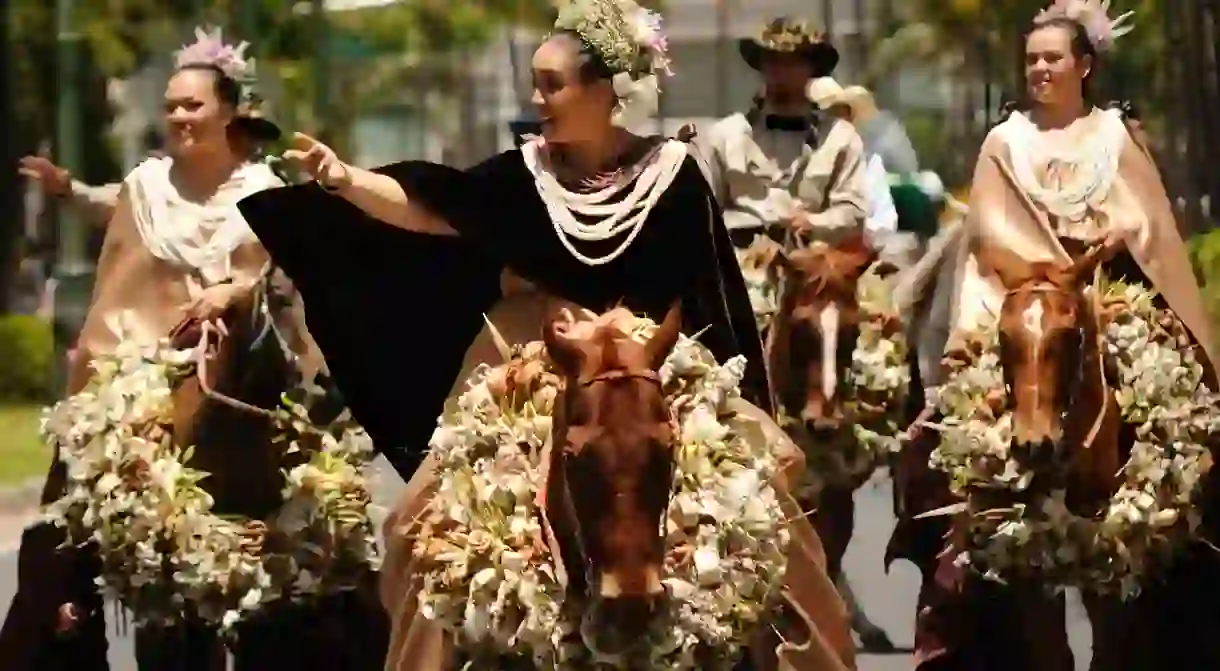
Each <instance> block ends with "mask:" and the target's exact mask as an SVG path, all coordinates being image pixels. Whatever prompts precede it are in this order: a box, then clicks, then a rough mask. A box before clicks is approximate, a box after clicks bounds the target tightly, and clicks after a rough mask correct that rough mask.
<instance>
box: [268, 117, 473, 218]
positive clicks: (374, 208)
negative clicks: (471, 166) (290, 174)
mask: <svg viewBox="0 0 1220 671" xmlns="http://www.w3.org/2000/svg"><path fill="white" fill-rule="evenodd" d="M292 144H293V148H292V149H290V150H288V151H287V152H285V153H284V158H285V159H286V160H288V161H291V162H293V163H295V164H296V165H298V166H299V167H300V168H301V169H302V170H304V171H305V172H306V173H307V174H308V175H309V176H310V177H313V178H314V179H315V180H317V182H318V184H321V185H322V188H324V189H326V190H327V191H329V192H330V193H332V194H333V195H336V196H339V197H341V198H343V199H344V200H346V201H347V202H349V203H351V204H352V205H355V206H356V207H358V208H360V210H361V211H363V212H364V213H365V214H367V215H369V216H370V217H372V218H374V219H377V220H379V221H384V222H385V223H387V224H390V225H391V226H395V227H398V228H401V229H403V230H406V231H413V232H416V233H430V234H433V235H457V232H456V231H454V230H453V228H452V227H450V226H449V225H448V224H446V223H445V222H444V220H442V219H440V218H439V217H436V216H434V215H433V214H432V213H430V212H428V211H427V210H426V209H424V208H422V207H419V206H416V205H415V204H413V203H412V202H411V199H410V198H408V197H407V192H406V190H405V189H403V187H402V184H400V183H399V181H398V180H396V179H395V178H393V177H391V176H389V175H387V174H383V173H381V172H374V171H372V170H365V169H363V168H357V167H355V166H352V165H348V164H347V163H344V162H343V161H341V160H339V157H338V156H337V155H335V152H334V150H333V149H331V148H330V147H328V146H326V145H324V144H322V143H321V142H318V141H317V140H315V139H313V138H311V137H309V136H308V135H305V134H304V133H296V134H295V135H294V136H293V139H292ZM471 195H474V194H471ZM476 197H477V196H476Z"/></svg>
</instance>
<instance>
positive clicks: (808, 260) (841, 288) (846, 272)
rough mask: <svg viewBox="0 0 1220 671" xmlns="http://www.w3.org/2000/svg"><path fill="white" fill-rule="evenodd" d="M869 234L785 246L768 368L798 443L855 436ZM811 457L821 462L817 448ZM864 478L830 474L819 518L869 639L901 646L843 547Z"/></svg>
mask: <svg viewBox="0 0 1220 671" xmlns="http://www.w3.org/2000/svg"><path fill="white" fill-rule="evenodd" d="M877 257H878V255H877V252H876V251H875V250H874V249H873V248H872V247H871V246H870V245H869V244H868V241H867V240H866V239H865V237H864V235H863V234H858V235H852V236H850V237H848V238H846V239H844V240H842V241H839V242H838V243H836V244H834V245H829V244H825V243H813V244H810V245H806V246H801V247H798V248H796V249H794V250H791V251H777V255H776V259H775V266H778V269H780V270H782V271H783V273H784V281H783V285H782V286H783V288H782V291H781V294H780V298H779V310H778V312H777V314H776V316H775V320H774V321H773V322H772V325H771V332H770V334H769V337H768V343H769V348H768V361H767V370H768V372H769V373H770V375H771V384H772V388H773V390H774V393H775V395H776V398H777V405H778V407H779V408H780V409H781V410H782V412H783V413H784V414H785V415H787V417H788V418H789V422H790V424H789V427H793V425H795V427H794V428H789V432H790V433H791V434H792V436H793V439H794V440H795V441H796V443H797V444H798V445H801V446H802V447H803V448H804V449H805V450H807V451H810V452H813V451H816V450H818V449H819V447H820V446H823V445H830V444H833V443H835V442H839V441H843V440H855V438H854V436H853V435H852V428H851V422H852V419H851V418H850V417H849V416H848V415H847V413H846V412H845V408H844V401H845V400H846V399H845V398H844V396H843V393H842V387H843V383H844V381H845V378H846V377H847V372H848V370H849V369H850V367H851V363H852V354H853V352H854V351H855V347H856V339H857V338H858V337H859V335H860V304H859V302H858V298H857V290H858V284H859V280H860V277H861V276H862V275H863V274H864V273H865V272H866V271H867V270H868V269H869V268H870V267H871V266H872V265H873V264H874V263H875V262H876V261H877ZM810 457H811V458H810V461H811V462H813V463H817V461H818V459H817V458H816V456H815V455H812V454H811V455H810ZM861 484H863V481H856V482H828V483H826V485H825V486H824V487H823V488H822V490H821V491H820V492H819V493H818V496H817V501H816V504H815V505H816V512H815V513H814V515H813V523H814V526H815V528H816V529H817V531H818V534H819V536H821V538H822V541H823V543H824V545H825V549H826V562H827V569H828V571H829V573H830V576H831V578H832V579H833V580H834V581H835V583H836V585H837V586H838V589H839V592H840V593H841V594H842V596H843V599H844V601H845V602H846V603H847V605H848V608H849V610H850V611H851V615H852V628H853V629H854V630H855V631H856V632H857V633H858V634H860V637H861V640H862V641H863V643H864V647H865V648H866V649H869V650H873V651H877V652H886V651H891V650H893V647H894V646H893V644H892V643H891V642H890V641H889V637H888V636H887V635H886V634H885V632H884V631H883V630H882V629H880V628H879V627H877V626H876V625H875V624H873V623H872V622H870V621H869V620H868V618H867V617H866V616H865V615H864V612H863V611H862V610H861V608H860V606H859V604H858V603H857V602H856V599H855V597H854V595H853V593H852V590H851V587H850V585H849V584H848V582H847V578H846V576H845V575H844V574H843V570H842V567H843V555H844V554H845V553H846V552H847V546H848V544H849V543H850V542H851V537H852V533H853V531H854V527H855V507H856V504H855V500H854V498H853V494H854V492H855V490H856V489H857V488H858V487H859V486H860V485H861Z"/></svg>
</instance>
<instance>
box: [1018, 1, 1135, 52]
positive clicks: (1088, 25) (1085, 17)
mask: <svg viewBox="0 0 1220 671" xmlns="http://www.w3.org/2000/svg"><path fill="white" fill-rule="evenodd" d="M1134 15H1135V12H1126V13H1125V14H1122V15H1121V16H1119V17H1118V18H1116V19H1113V20H1111V19H1110V0H1055V1H1054V3H1052V4H1051V6H1049V7H1047V8H1046V9H1044V10H1042V11H1041V12H1039V13H1038V16H1036V17H1034V25H1035V26H1038V25H1043V24H1046V23H1048V22H1050V21H1057V20H1063V19H1067V20H1069V21H1075V22H1076V23H1078V24H1080V25H1081V26H1082V27H1083V28H1084V30H1085V32H1086V33H1087V34H1088V36H1089V41H1090V42H1092V43H1093V48H1094V49H1097V50H1098V51H1109V50H1110V49H1111V48H1113V47H1114V41H1115V40H1117V39H1118V38H1120V37H1122V36H1123V35H1126V34H1127V33H1129V32H1131V29H1132V28H1133V26H1131V25H1130V23H1129V22H1128V19H1130V18H1131V17H1132V16H1134Z"/></svg>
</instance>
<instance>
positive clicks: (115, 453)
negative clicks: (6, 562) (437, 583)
mask: <svg viewBox="0 0 1220 671" xmlns="http://www.w3.org/2000/svg"><path fill="white" fill-rule="evenodd" d="M108 321H109V322H110V325H111V328H112V329H114V330H115V332H116V333H118V334H120V336H121V337H120V345H119V347H118V348H117V349H116V350H115V351H114V352H113V353H112V354H110V355H108V356H103V357H99V358H97V359H95V360H94V361H93V363H92V366H93V369H94V371H95V373H94V376H93V378H92V379H91V381H90V382H89V384H88V385H87V386H86V388H85V389H84V390H82V391H81V392H80V393H78V394H76V395H74V396H71V397H69V398H67V399H65V400H64V401H62V402H60V403H58V404H56V405H55V406H54V407H52V408H49V409H47V410H46V411H45V412H44V416H43V420H42V434H43V436H44V438H45V440H46V441H47V442H48V444H50V445H53V446H56V447H57V448H58V450H59V455H60V459H61V460H62V461H63V462H64V463H65V464H66V466H67V470H68V485H67V493H66V494H65V495H64V496H63V497H62V498H61V499H59V500H58V501H55V502H53V503H51V504H50V505H48V506H47V507H46V510H45V512H44V515H45V517H46V518H47V520H48V521H50V522H53V523H54V524H56V525H58V526H60V527H63V528H64V529H65V530H66V531H67V536H68V543H69V544H70V545H72V546H78V547H79V546H84V545H87V544H93V545H95V546H96V548H97V550H96V551H97V553H98V554H99V555H100V558H101V562H102V568H101V573H100V576H99V577H98V578H97V582H98V585H99V587H100V588H101V589H102V590H103V593H104V594H105V596H106V597H107V598H111V599H116V600H118V601H120V602H122V603H123V604H124V605H126V606H127V607H129V608H130V609H131V610H132V611H133V613H134V614H135V617H136V624H137V625H139V626H143V625H170V624H173V623H175V622H178V621H180V620H181V619H182V618H183V616H184V615H187V614H189V615H191V616H192V617H197V618H200V619H202V620H203V621H205V622H207V623H210V624H213V625H216V626H218V627H219V628H220V629H221V630H222V631H223V632H225V633H231V631H232V628H233V626H234V625H236V624H237V623H238V622H240V621H242V620H245V619H247V618H249V617H251V616H253V615H255V614H256V613H257V612H258V611H260V610H261V609H262V608H263V607H264V606H266V605H267V604H269V603H271V602H273V601H277V600H279V599H281V598H289V599H293V600H298V599H304V598H308V597H311V596H320V595H325V594H332V593H336V592H340V591H345V590H350V589H352V588H354V587H355V586H356V585H357V584H358V583H357V581H358V580H359V579H360V578H361V576H363V575H364V574H365V573H366V572H367V571H368V570H369V569H370V568H375V567H376V565H377V564H378V561H379V555H378V549H377V545H376V537H375V531H374V529H373V525H372V523H371V521H370V520H369V516H368V506H369V503H370V497H369V493H368V483H367V481H366V480H365V476H364V473H363V469H364V467H365V466H366V465H367V464H368V463H369V462H370V461H371V460H372V459H373V456H374V453H373V449H372V442H371V441H370V439H369V438H368V435H367V434H365V433H364V431H363V430H362V429H360V428H359V427H358V426H355V425H354V424H350V423H347V422H336V423H334V424H332V425H331V426H329V427H326V428H325V429H318V428H316V427H313V426H312V424H310V421H309V418H308V414H307V410H306V408H305V406H304V405H301V404H298V403H294V402H293V401H291V400H290V399H289V398H288V396H287V395H286V396H285V398H284V403H285V409H284V410H282V411H280V413H279V421H278V424H279V425H280V428H281V429H283V430H284V431H285V435H284V437H283V438H282V440H283V441H284V442H285V443H286V444H287V448H286V450H285V461H286V462H288V463H289V464H290V467H289V468H288V469H287V470H286V476H287V478H286V480H287V483H286V485H285V487H284V489H283V498H284V506H283V507H282V508H281V509H280V510H279V511H278V512H277V513H276V515H275V516H274V518H273V519H271V520H269V521H268V522H262V521H253V520H237V519H231V518H221V517H218V516H216V515H214V514H213V513H212V512H211V508H212V504H213V501H212V497H211V496H210V495H209V494H208V493H207V492H206V491H205V490H204V489H203V488H202V487H200V482H201V481H202V480H203V479H204V478H205V477H207V475H208V474H207V473H205V472H202V471H199V470H195V469H192V468H190V467H189V466H188V465H187V464H188V462H189V461H190V459H191V453H192V450H191V449H190V448H187V449H183V448H182V447H180V446H177V445H175V444H174V443H173V440H172V435H171V433H172V410H173V407H172V390H173V389H174V386H175V384H176V382H177V381H178V380H181V379H182V378H183V377H185V376H186V375H187V374H188V373H189V371H190V369H191V367H192V363H193V359H194V355H195V353H194V352H193V351H190V350H177V349H174V348H172V347H170V345H169V344H168V342H165V341H162V342H160V343H157V344H153V345H147V346H143V345H140V344H138V343H137V342H136V341H135V340H134V339H132V338H130V337H126V334H127V333H129V331H128V330H127V329H126V328H125V323H124V322H125V320H124V318H123V317H122V316H118V317H116V318H115V319H112V320H108ZM306 434H309V435H310V436H311V437H313V438H316V439H317V440H318V441H319V442H320V445H316V446H313V447H310V448H309V449H305V448H303V447H302V445H301V443H300V441H299V440H298V439H300V438H302V437H304V436H305V435H306Z"/></svg>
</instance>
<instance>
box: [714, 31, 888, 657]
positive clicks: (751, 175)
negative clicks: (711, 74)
mask: <svg viewBox="0 0 1220 671" xmlns="http://www.w3.org/2000/svg"><path fill="white" fill-rule="evenodd" d="M739 49H740V51H741V56H742V58H743V59H744V60H745V62H746V64H747V65H749V66H750V67H751V68H752V69H754V70H756V71H757V72H758V73H759V74H760V75H761V76H762V80H763V87H762V91H761V92H760V93H759V94H758V95H757V96H755V98H754V104H753V105H752V107H751V108H750V109H749V111H747V112H745V113H738V114H734V115H732V116H729V117H727V118H725V119H722V120H721V121H719V122H717V123H716V124H715V125H713V126H712V127H711V129H710V131H709V132H708V133H707V137H706V138H696V140H697V143H701V144H702V148H703V151H702V155H703V158H704V167H705V169H706V170H707V173H708V176H709V181H710V183H711V184H712V190H713V193H714V194H715V196H716V199H717V202H718V203H719V205H720V207H721V208H723V210H724V222H725V225H726V226H727V227H728V229H729V235H730V237H731V239H732V241H733V245H734V246H735V247H736V248H737V249H738V255H739V260H742V261H743V263H744V259H745V258H748V255H749V253H748V250H749V249H750V248H751V245H754V244H755V242H756V240H758V238H759V236H765V237H767V238H770V239H772V240H775V241H782V240H783V239H784V238H785V237H786V236H787V234H788V233H789V232H790V231H792V230H794V229H795V230H800V231H802V232H803V233H804V234H805V235H806V236H808V237H810V238H812V239H815V240H820V241H826V242H834V241H836V240H839V239H841V238H842V237H844V236H847V235H850V234H852V233H855V232H859V231H861V230H865V231H867V232H868V233H869V234H870V237H873V238H874V239H880V238H884V237H887V235H888V233H885V232H882V233H878V234H874V233H873V227H874V226H877V227H880V229H879V230H885V231H893V226H894V223H895V219H896V217H895V216H894V215H893V214H892V203H888V199H885V201H884V202H882V203H881V204H880V206H879V207H874V205H873V203H874V200H873V198H871V197H870V188H869V181H868V167H867V162H866V157H865V152H864V145H863V143H862V141H861V139H860V136H859V134H857V133H856V131H855V129H854V128H853V127H852V124H851V123H849V122H847V121H846V120H845V119H843V118H840V117H838V116H836V115H835V114H834V113H833V112H831V111H830V110H828V109H826V108H825V107H822V106H821V105H818V104H817V103H816V101H815V100H813V99H811V98H810V93H811V91H810V84H811V82H813V81H816V80H818V79H819V78H823V77H829V76H830V74H831V73H832V72H833V71H834V69H835V66H836V65H837V64H838V62H839V52H838V50H837V49H836V48H835V47H834V46H833V45H832V44H831V43H830V42H829V41H827V40H826V38H825V37H824V36H823V35H822V34H821V33H820V32H819V31H817V30H814V29H811V28H810V27H809V25H808V24H807V23H806V22H804V21H798V20H794V19H792V18H788V17H779V18H775V19H772V20H771V21H770V22H768V23H767V25H766V26H765V27H764V28H763V30H762V31H761V32H760V33H759V34H758V35H757V36H755V37H753V38H746V39H743V40H741V41H740V42H739ZM884 176H885V171H884V168H881V171H880V173H879V177H880V179H881V180H882V181H881V182H880V184H881V185H882V186H884ZM882 191H884V189H882ZM887 204H889V205H890V206H891V207H890V210H891V212H887V211H886V205H887ZM761 242H762V243H764V244H765V242H766V241H765V240H763V241H761ZM743 272H748V271H747V269H745V268H743ZM754 308H755V311H756V312H761V311H764V310H766V309H767V306H764V305H755V306H754ZM831 491H832V490H827V492H831ZM826 496H827V497H830V496H834V497H837V498H836V501H835V503H834V504H833V505H832V504H830V503H827V504H826V506H825V507H826V509H827V510H829V509H831V508H832V507H833V508H834V509H836V510H846V509H850V508H851V507H852V503H851V501H852V492H851V491H850V490H844V491H839V490H833V493H827V494H826ZM830 517H833V515H828V516H826V519H829V518H830ZM818 523H821V522H818ZM824 537H825V538H830V537H831V536H830V535H829V534H824ZM840 549H842V550H845V549H846V548H839V549H833V550H831V551H828V553H827V555H828V557H827V560H828V570H829V572H830V574H831V576H832V577H834V579H835V584H836V587H837V588H838V590H839V592H840V594H841V595H842V596H843V598H844V601H845V602H846V603H847V606H848V609H849V612H850V613H851V618H852V622H851V623H852V628H853V629H854V630H855V631H856V632H857V633H858V634H859V636H860V639H861V642H862V643H863V645H864V648H865V649H866V650H869V651H877V652H888V651H892V650H893V649H894V644H893V643H892V642H891V641H890V639H889V636H888V635H887V634H886V633H885V631H884V630H883V629H881V628H880V627H878V626H877V625H875V624H873V623H872V622H871V621H869V619H868V617H867V616H866V615H865V614H864V612H863V610H862V609H861V608H860V606H859V604H858V603H856V601H855V597H854V594H853V593H852V590H851V587H850V586H849V585H848V584H847V579H846V575H845V574H844V573H843V571H842V567H841V565H840V563H841V559H842V552H840V551H839V550H840Z"/></svg>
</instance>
